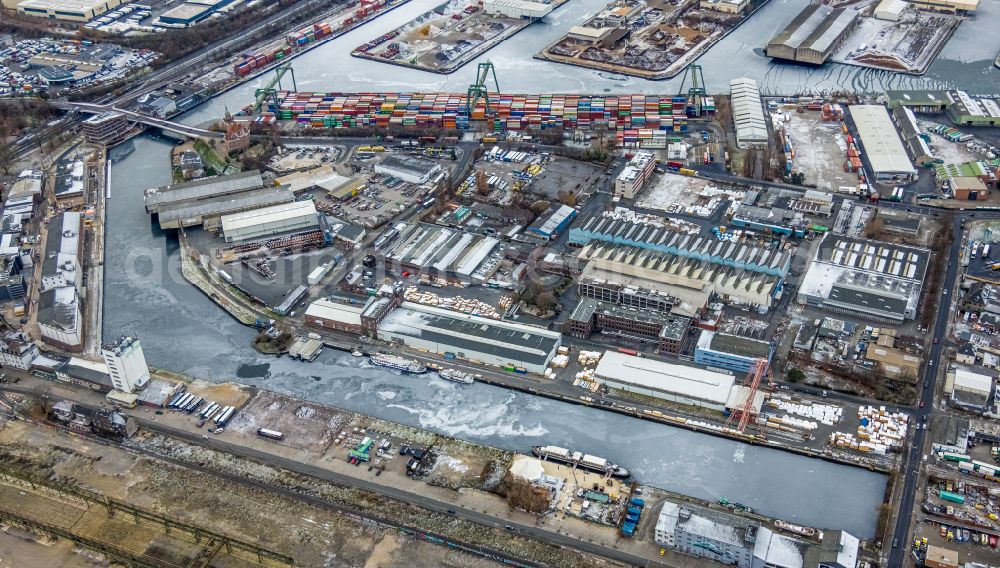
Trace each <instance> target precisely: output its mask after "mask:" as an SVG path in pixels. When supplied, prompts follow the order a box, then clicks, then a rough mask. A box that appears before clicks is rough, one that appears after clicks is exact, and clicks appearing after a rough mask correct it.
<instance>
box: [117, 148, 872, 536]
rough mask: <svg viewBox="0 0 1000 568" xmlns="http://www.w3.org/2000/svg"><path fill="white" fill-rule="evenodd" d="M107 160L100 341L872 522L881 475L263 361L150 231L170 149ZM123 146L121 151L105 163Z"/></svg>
mask: <svg viewBox="0 0 1000 568" xmlns="http://www.w3.org/2000/svg"><path fill="white" fill-rule="evenodd" d="M134 147H135V151H134V152H132V153H131V154H129V155H127V156H125V157H124V158H122V159H120V161H118V162H116V163H115V164H114V165H113V166H112V190H111V196H112V197H111V199H110V201H108V226H107V230H108V234H107V251H106V284H107V286H106V291H105V301H104V305H105V314H104V325H105V327H104V336H105V338H108V339H110V338H113V337H115V336H117V335H118V334H120V333H122V332H134V333H137V334H138V336H139V337H140V338H141V339H142V343H143V348H144V351H145V353H146V358H147V360H148V361H149V364H150V365H153V366H155V367H159V368H163V369H169V370H172V371H177V372H180V373H185V374H188V375H191V376H194V377H197V378H202V379H206V380H209V381H215V382H222V381H238V382H241V383H247V384H252V385H256V386H259V387H262V388H267V389H271V390H275V391H279V392H283V393H288V394H293V395H296V396H301V397H304V398H307V399H310V400H314V401H316V402H321V403H325V404H332V405H335V406H339V407H342V408H346V409H348V410H352V411H357V412H362V413H366V414H371V415H374V416H378V417H381V418H385V419H388V420H394V421H397V422H401V423H404V424H408V425H412V426H417V427H421V428H425V429H428V430H433V431H436V432H440V433H443V434H448V435H452V436H457V437H460V438H463V439H467V440H471V441H474V442H480V443H483V444H488V445H493V446H499V447H503V448H507V449H511V450H516V451H520V452H528V451H530V448H531V446H534V445H539V444H555V445H561V446H565V447H569V448H574V449H577V450H581V451H585V452H589V453H593V454H597V455H602V456H605V457H607V458H608V459H610V460H612V461H614V462H616V463H621V464H623V465H625V466H626V467H629V468H631V469H632V471H633V472H634V474H635V476H636V478H637V479H639V480H640V481H641V482H643V483H648V484H652V485H656V486H659V487H663V488H666V489H671V490H675V491H678V492H681V493H685V494H689V495H693V496H697V497H702V498H705V499H709V500H715V499H718V498H719V497H727V498H729V499H730V500H733V501H739V502H742V503H746V504H748V505H751V506H753V507H754V508H755V509H757V510H759V511H760V512H762V513H764V514H769V515H774V516H777V517H781V518H785V519H788V520H792V521H796V522H799V523H804V524H807V525H813V526H817V527H824V528H843V529H847V530H850V531H852V532H853V533H855V534H857V535H861V536H869V535H871V534H872V532H873V530H874V523H875V508H876V505H877V504H878V503H880V502H881V500H882V496H883V493H884V491H885V485H886V477H885V476H883V475H880V474H876V473H872V472H869V471H867V470H863V469H859V468H853V467H848V466H843V465H838V464H833V463H829V462H825V461H822V460H817V459H812V458H806V457H802V456H799V455H796V454H791V453H786V452H781V451H777V450H772V449H767V448H760V447H756V446H748V445H745V444H740V443H737V442H734V441H731V440H725V439H721V438H716V437H714V436H709V435H705V434H698V433H695V432H690V431H687V430H683V429H679V428H673V427H670V426H665V425H657V424H652V423H650V422H647V421H643V420H638V419H633V418H628V417H625V416H621V415H618V414H613V413H609V412H603V411H600V410H595V409H588V408H584V407H581V406H576V405H572V404H566V403H561V402H556V401H551V400H548V399H544V398H540V397H535V396H531V395H526V394H521V393H516V392H512V391H509V390H506V389H501V388H497V387H492V386H489V385H485V384H475V385H471V386H468V387H462V386H460V385H456V384H454V383H447V382H445V381H442V380H440V379H431V378H430V377H429V376H424V377H412V376H399V375H395V374H393V373H391V372H389V371H387V370H385V369H382V368H377V367H372V366H371V365H369V364H368V363H366V362H364V361H362V360H361V359H358V358H354V357H351V356H350V355H348V354H346V353H340V352H332V351H330V350H325V351H324V353H323V354H322V355H321V356H320V358H319V359H318V360H317V361H316V362H314V363H312V364H309V363H300V362H296V361H292V360H290V359H288V358H282V359H274V358H270V357H263V356H260V355H259V354H257V353H256V351H254V350H253V349H252V348H251V347H250V345H249V341H250V338H251V337H252V331H251V330H250V329H248V328H246V327H243V326H241V325H240V324H238V323H236V322H235V321H234V320H233V319H231V318H230V317H229V316H228V315H226V314H225V313H223V312H222V311H221V310H220V309H218V308H217V307H216V306H215V304H213V303H212V302H211V301H210V300H209V299H208V298H207V297H205V296H204V295H203V294H202V293H201V292H200V291H198V290H197V289H195V288H194V287H192V286H190V285H188V284H187V283H186V282H184V280H183V279H182V278H181V276H180V271H179V260H178V253H177V243H176V240H175V239H174V238H173V237H170V236H166V235H164V234H163V233H162V232H160V231H159V230H158V229H157V228H155V227H154V226H153V225H151V223H150V220H149V217H148V216H147V215H146V213H145V211H144V209H143V205H142V192H143V191H144V190H145V189H146V188H148V187H152V186H156V185H162V184H166V183H169V181H170V172H169V160H168V153H169V150H170V146H169V145H168V144H165V143H163V142H160V141H157V140H156V139H153V138H150V137H146V136H144V137H140V138H138V139H136V140H135V141H134ZM121 154H124V152H123V150H122V148H121V147H119V148H116V149H115V150H113V151H112V157H113V158H114V157H118V156H119V155H121Z"/></svg>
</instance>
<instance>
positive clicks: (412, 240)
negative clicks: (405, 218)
mask: <svg viewBox="0 0 1000 568" xmlns="http://www.w3.org/2000/svg"><path fill="white" fill-rule="evenodd" d="M391 230H392V231H396V232H395V233H394V235H395V236H394V239H393V240H392V241H391V242H390V243H389V244H387V245H386V246H385V248H383V254H384V259H385V263H386V267H387V268H397V269H399V270H406V271H410V272H436V273H439V274H444V275H448V276H454V277H457V278H459V279H461V280H474V281H479V282H483V281H486V280H487V279H489V277H490V276H492V274H493V272H494V271H495V269H496V268H497V266H498V265H499V263H498V262H491V260H490V259H491V258H494V257H495V256H496V255H497V254H498V252H497V245H499V244H500V239H497V238H495V237H486V236H483V235H480V234H477V233H466V232H464V231H459V230H456V229H449V228H447V227H441V226H439V225H427V224H424V223H418V224H413V225H407V224H403V223H400V224H398V225H396V227H395V228H394V229H391ZM386 234H388V232H387V233H386ZM377 242H378V241H376V243H377ZM376 246H378V244H376Z"/></svg>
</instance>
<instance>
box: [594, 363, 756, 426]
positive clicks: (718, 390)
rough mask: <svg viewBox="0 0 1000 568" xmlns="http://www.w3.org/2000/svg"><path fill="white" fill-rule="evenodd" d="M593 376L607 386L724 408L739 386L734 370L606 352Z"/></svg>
mask: <svg viewBox="0 0 1000 568" xmlns="http://www.w3.org/2000/svg"><path fill="white" fill-rule="evenodd" d="M594 379H595V380H596V381H597V382H598V383H600V384H602V385H606V386H607V387H608V388H612V389H619V390H623V391H625V392H632V393H638V394H641V395H645V396H652V397H655V398H659V399H663V400H669V401H671V402H678V403H681V404H687V405H690V406H698V407H702V408H710V409H712V410H718V411H720V412H721V411H723V410H725V409H726V402H727V401H728V400H729V395H730V392H731V391H732V390H733V387H734V386H735V385H736V377H735V376H733V374H732V373H720V372H717V371H709V370H708V369H702V368H699V367H691V366H688V365H676V364H673V363H665V362H663V361H654V360H652V359H647V358H644V357H634V356H632V355H626V354H624V353H618V352H615V351H605V352H604V356H603V357H601V361H600V362H599V363H598V364H597V369H595V370H594Z"/></svg>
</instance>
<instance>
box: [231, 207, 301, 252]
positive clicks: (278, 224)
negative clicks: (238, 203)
mask: <svg viewBox="0 0 1000 568" xmlns="http://www.w3.org/2000/svg"><path fill="white" fill-rule="evenodd" d="M221 223H222V234H223V236H225V238H226V242H227V243H232V242H238V241H245V240H247V239H258V238H260V237H267V236H270V235H274V234H278V233H285V232H290V231H303V230H307V229H315V228H316V227H318V226H319V217H318V214H317V212H316V205H314V204H313V202H312V201H310V200H306V201H293V202H292V203H283V204H281V205H272V206H271V207H262V208H260V209H251V210H250V211H241V212H239V213H230V214H228V215H223V216H222V219H221Z"/></svg>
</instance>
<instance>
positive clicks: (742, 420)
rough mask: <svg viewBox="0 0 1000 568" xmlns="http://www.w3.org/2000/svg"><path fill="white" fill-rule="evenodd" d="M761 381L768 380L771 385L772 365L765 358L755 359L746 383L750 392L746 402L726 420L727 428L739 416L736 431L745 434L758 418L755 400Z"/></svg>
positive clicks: (735, 409)
mask: <svg viewBox="0 0 1000 568" xmlns="http://www.w3.org/2000/svg"><path fill="white" fill-rule="evenodd" d="M761 380H767V383H768V384H770V383H771V364H770V363H769V362H768V360H767V359H765V358H763V357H759V358H757V359H754V361H753V363H751V365H750V373H748V374H747V378H746V381H745V383H744V386H745V387H746V388H747V390H748V392H747V397H746V400H744V401H743V402H742V403H740V406H739V408H734V409H733V412H732V414H730V415H729V419H728V420H726V426H729V425H730V424H731V423H732V422H733V420H735V419H736V417H737V415H739V422H738V423H737V426H736V430H737V431H739V432H743V431H744V430H746V427H747V424H749V423H750V420H751V419H752V418H755V417H756V416H757V408H756V407H755V405H754V399H756V398H757V391H758V390H760V382H761Z"/></svg>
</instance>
